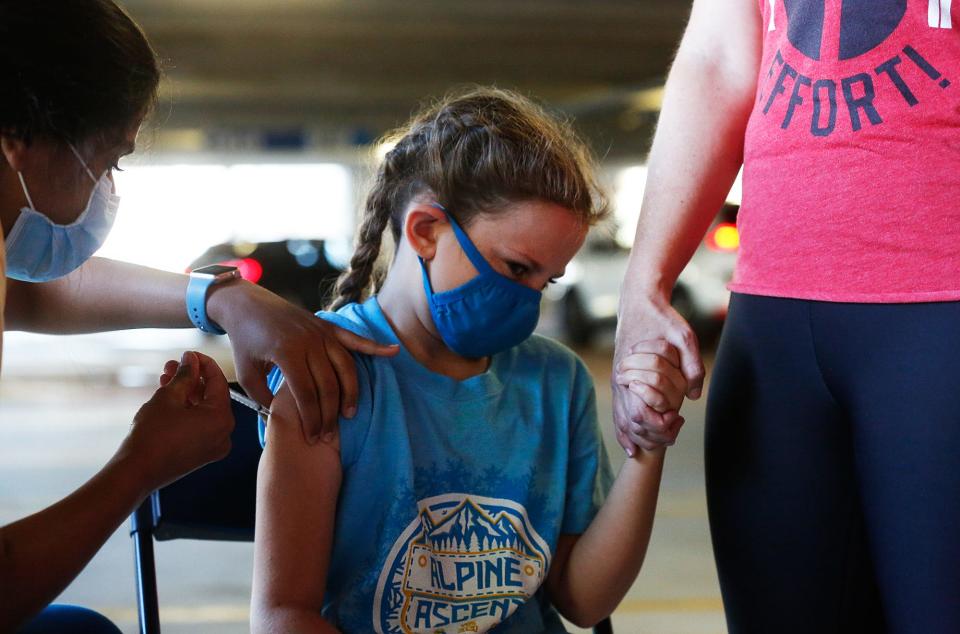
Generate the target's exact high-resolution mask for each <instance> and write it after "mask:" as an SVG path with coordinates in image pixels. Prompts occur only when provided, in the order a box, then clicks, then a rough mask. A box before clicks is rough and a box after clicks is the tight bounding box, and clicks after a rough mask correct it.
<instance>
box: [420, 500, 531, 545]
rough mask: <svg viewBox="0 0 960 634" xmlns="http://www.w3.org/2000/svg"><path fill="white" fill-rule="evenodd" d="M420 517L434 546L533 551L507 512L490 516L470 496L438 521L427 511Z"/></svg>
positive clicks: (425, 531)
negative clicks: (493, 516)
mask: <svg viewBox="0 0 960 634" xmlns="http://www.w3.org/2000/svg"><path fill="white" fill-rule="evenodd" d="M420 521H421V523H422V524H423V533H424V535H426V539H427V540H428V542H429V543H430V546H431V548H433V550H435V551H438V552H476V551H477V550H478V549H479V550H492V549H499V548H506V549H511V550H518V551H521V552H527V553H529V552H531V551H533V548H532V547H531V546H530V544H528V543H526V542H525V541H524V538H523V536H522V535H521V534H520V531H518V530H517V527H516V526H514V524H513V522H512V521H511V520H510V518H509V517H508V516H507V515H506V514H505V513H501V514H500V515H499V516H498V517H497V518H496V519H493V518H490V517H488V516H487V514H486V513H484V512H483V511H482V510H481V509H479V508H477V506H476V505H475V504H474V503H473V502H472V501H470V500H469V499H468V500H466V501H465V502H464V503H463V504H462V505H461V506H460V507H459V508H458V509H457V510H456V511H455V512H453V513H452V514H448V515H447V516H446V517H444V518H443V519H442V521H440V523H439V524H437V525H434V520H433V518H432V517H431V516H430V513H429V512H427V511H424V512H423V513H421V514H420Z"/></svg>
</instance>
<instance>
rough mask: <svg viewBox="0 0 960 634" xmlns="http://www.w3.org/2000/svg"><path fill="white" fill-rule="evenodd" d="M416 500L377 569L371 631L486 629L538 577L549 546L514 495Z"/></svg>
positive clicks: (523, 597) (531, 589) (535, 585)
mask: <svg viewBox="0 0 960 634" xmlns="http://www.w3.org/2000/svg"><path fill="white" fill-rule="evenodd" d="M418 506H419V512H418V514H417V515H416V516H415V517H414V518H413V519H412V521H411V522H410V524H409V525H408V526H407V528H406V529H405V530H404V531H403V533H402V534H401V535H400V536H399V537H398V538H397V540H396V542H395V543H394V547H393V549H392V550H391V552H390V554H389V555H388V557H387V560H386V561H385V562H384V567H383V569H382V570H381V574H380V580H379V582H378V587H377V594H376V597H375V601H374V627H375V628H376V630H377V631H378V632H384V633H390V634H395V633H396V634H399V633H412V632H423V633H429V634H436V633H444V634H453V633H458V634H459V633H460V632H485V631H487V630H489V629H491V628H493V627H496V626H497V625H498V624H499V623H502V622H503V621H505V620H506V619H507V618H509V617H510V616H511V615H512V614H513V613H514V612H515V611H516V610H517V608H518V607H519V606H520V605H523V604H524V603H525V602H526V601H527V600H528V599H529V598H530V597H531V596H533V594H534V593H536V591H537V590H538V589H539V588H540V586H541V585H542V584H543V581H544V580H545V578H546V574H547V570H548V568H549V563H550V557H551V553H550V549H549V547H548V546H547V544H546V542H545V541H544V540H543V538H542V537H541V536H540V535H539V534H538V533H537V531H536V530H535V529H534V528H533V526H532V524H531V523H530V520H529V517H528V516H527V512H526V509H524V508H523V507H522V506H520V505H519V504H517V503H516V502H514V501H512V500H508V499H501V498H487V497H481V496H474V495H469V494H462V493H451V494H445V495H440V496H435V497H432V498H428V499H426V500H421V501H420V502H419V503H418Z"/></svg>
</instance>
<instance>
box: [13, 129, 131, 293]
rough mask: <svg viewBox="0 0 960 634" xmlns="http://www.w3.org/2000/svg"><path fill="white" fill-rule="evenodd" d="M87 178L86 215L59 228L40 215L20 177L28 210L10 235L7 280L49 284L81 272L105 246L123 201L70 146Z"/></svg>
mask: <svg viewBox="0 0 960 634" xmlns="http://www.w3.org/2000/svg"><path fill="white" fill-rule="evenodd" d="M70 149H71V150H72V151H73V153H74V155H75V156H76V157H77V160H79V161H80V164H81V165H83V169H84V170H86V172H87V176H89V177H90V180H92V181H93V183H94V187H93V192H92V193H91V194H90V200H89V202H88V203H87V207H86V209H84V211H83V213H82V214H80V216H79V217H78V218H77V219H76V220H75V221H73V222H72V223H70V224H68V225H58V224H56V223H54V222H53V221H52V220H50V219H49V218H48V217H47V216H45V215H44V214H42V213H40V212H39V211H37V209H36V207H34V205H33V200H32V199H31V198H30V192H29V191H28V190H27V184H26V182H25V181H24V179H23V174H20V173H18V175H19V176H20V185H21V186H22V187H23V193H24V196H26V199H27V204H28V205H29V206H27V207H24V208H23V209H21V210H20V216H19V217H18V218H17V221H16V222H15V223H14V225H13V227H12V228H11V229H10V233H9V234H8V235H7V240H6V250H7V277H9V278H13V279H15V280H22V281H24V282H47V281H50V280H55V279H57V278H59V277H63V276H64V275H67V274H68V273H71V272H72V271H74V270H75V269H77V268H79V267H80V265H81V264H83V263H84V262H86V261H87V260H88V259H90V257H91V256H92V255H93V254H94V253H96V251H97V250H98V249H99V248H100V247H101V246H103V243H104V242H105V241H106V239H107V234H109V233H110V229H111V228H112V227H113V221H114V219H115V218H116V215H117V207H119V205H120V197H119V196H117V195H116V194H115V193H114V192H113V183H112V182H111V181H110V179H109V177H108V176H107V175H108V173H109V172H104V174H103V176H101V177H100V178H99V179H98V178H97V177H96V176H95V175H94V174H93V172H91V171H90V168H89V167H87V164H86V163H85V162H84V160H83V158H82V157H81V156H80V153H79V152H77V150H76V148H75V147H74V146H73V145H70Z"/></svg>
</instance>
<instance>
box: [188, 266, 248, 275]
mask: <svg viewBox="0 0 960 634" xmlns="http://www.w3.org/2000/svg"><path fill="white" fill-rule="evenodd" d="M236 270H237V267H235V266H224V265H223V264H211V265H210V266H201V267H200V268H199V269H194V270H193V271H191V275H203V276H210V277H220V276H221V275H228V274H231V273H234V272H235V271H236Z"/></svg>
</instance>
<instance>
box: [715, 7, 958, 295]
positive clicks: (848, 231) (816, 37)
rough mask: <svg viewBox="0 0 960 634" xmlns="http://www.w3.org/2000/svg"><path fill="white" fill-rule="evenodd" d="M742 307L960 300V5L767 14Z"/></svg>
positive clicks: (750, 158)
mask: <svg viewBox="0 0 960 634" xmlns="http://www.w3.org/2000/svg"><path fill="white" fill-rule="evenodd" d="M759 4H760V10H761V11H762V14H763V37H764V40H763V61H762V64H761V68H760V77H759V83H758V86H757V97H756V102H755V104H754V108H753V113H752V114H751V116H750V121H749V124H748V126H747V132H746V145H745V150H744V178H743V204H742V207H741V209H740V215H739V218H738V225H739V229H740V239H741V248H740V255H739V260H738V263H737V269H736V273H735V274H734V279H733V282H732V283H731V285H730V289H731V290H733V291H735V292H741V293H749V294H756V295H772V296H778V297H795V298H802V299H816V300H825V301H836V302H876V303H902V302H926V301H947V300H960V0H842V1H841V0H759Z"/></svg>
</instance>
